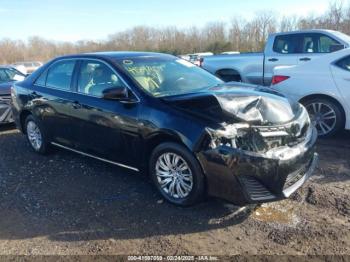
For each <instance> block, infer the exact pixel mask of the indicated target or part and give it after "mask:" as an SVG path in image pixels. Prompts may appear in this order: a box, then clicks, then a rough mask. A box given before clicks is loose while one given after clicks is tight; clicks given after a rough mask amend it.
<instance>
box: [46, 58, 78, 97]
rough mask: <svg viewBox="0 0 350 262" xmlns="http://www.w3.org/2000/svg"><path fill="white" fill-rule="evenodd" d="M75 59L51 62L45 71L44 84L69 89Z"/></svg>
mask: <svg viewBox="0 0 350 262" xmlns="http://www.w3.org/2000/svg"><path fill="white" fill-rule="evenodd" d="M74 66H75V61H72V60H69V61H64V60H63V61H60V62H56V63H55V64H53V65H52V66H51V67H50V68H49V71H48V73H47V78H46V86H48V87H52V88H57V89H63V90H70V84H71V80H72V75H73V70H74Z"/></svg>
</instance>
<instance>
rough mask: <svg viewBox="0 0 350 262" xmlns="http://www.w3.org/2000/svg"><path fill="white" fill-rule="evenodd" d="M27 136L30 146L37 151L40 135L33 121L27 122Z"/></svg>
mask: <svg viewBox="0 0 350 262" xmlns="http://www.w3.org/2000/svg"><path fill="white" fill-rule="evenodd" d="M27 136H28V140H29V142H30V144H31V145H32V147H33V148H34V149H35V150H36V151H39V150H40V148H41V146H42V143H43V142H42V135H41V132H40V129H39V127H38V126H37V124H36V123H35V122H34V121H29V122H28V123H27Z"/></svg>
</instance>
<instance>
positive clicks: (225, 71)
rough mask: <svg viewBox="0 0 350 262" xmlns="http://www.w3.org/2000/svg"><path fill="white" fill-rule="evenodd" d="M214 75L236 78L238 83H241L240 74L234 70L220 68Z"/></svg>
mask: <svg viewBox="0 0 350 262" xmlns="http://www.w3.org/2000/svg"><path fill="white" fill-rule="evenodd" d="M215 75H216V76H218V77H219V76H221V77H224V76H236V77H237V80H238V81H242V76H241V73H240V72H239V71H238V70H236V69H234V68H221V69H219V70H216V72H215Z"/></svg>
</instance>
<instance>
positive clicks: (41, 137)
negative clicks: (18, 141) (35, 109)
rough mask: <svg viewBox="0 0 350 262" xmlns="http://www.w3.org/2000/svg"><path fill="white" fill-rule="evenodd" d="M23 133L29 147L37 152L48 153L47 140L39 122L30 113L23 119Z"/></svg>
mask: <svg viewBox="0 0 350 262" xmlns="http://www.w3.org/2000/svg"><path fill="white" fill-rule="evenodd" d="M25 131H26V132H25V133H26V137H27V140H28V142H29V144H30V146H31V148H32V149H33V150H34V151H35V152H36V153H39V154H42V155H45V154H47V153H48V151H49V150H48V149H49V142H48V140H47V138H46V135H45V132H44V130H43V128H42V126H41V124H40V122H39V121H38V120H37V119H36V118H35V117H34V116H32V115H29V116H27V118H26V120H25Z"/></svg>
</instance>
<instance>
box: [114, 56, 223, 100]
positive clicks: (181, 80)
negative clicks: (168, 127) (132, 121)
mask: <svg viewBox="0 0 350 262" xmlns="http://www.w3.org/2000/svg"><path fill="white" fill-rule="evenodd" d="M118 64H119V65H121V66H122V67H123V68H124V69H125V70H126V71H127V72H128V74H129V75H130V76H131V77H132V78H133V79H134V80H135V81H136V82H138V83H139V85H140V86H141V87H142V88H143V89H144V90H145V91H146V92H147V93H149V94H151V95H152V96H155V97H164V96H172V95H181V94H188V93H194V92H198V91H200V90H205V89H207V88H210V87H213V86H217V85H219V84H221V83H223V82H222V81H221V80H220V79H218V78H217V77H215V76H214V75H212V74H210V73H208V72H207V71H205V70H203V69H201V68H199V67H197V66H196V65H194V64H192V63H190V62H187V61H185V60H182V59H173V58H154V57H139V58H135V59H125V60H122V61H118Z"/></svg>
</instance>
